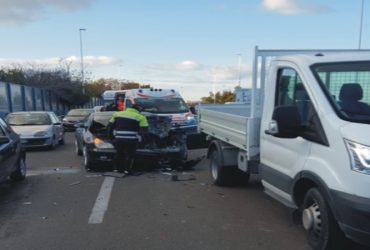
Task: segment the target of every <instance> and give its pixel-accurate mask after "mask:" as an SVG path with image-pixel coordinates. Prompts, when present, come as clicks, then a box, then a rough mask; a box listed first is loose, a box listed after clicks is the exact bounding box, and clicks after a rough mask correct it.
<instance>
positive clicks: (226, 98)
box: [201, 90, 235, 104]
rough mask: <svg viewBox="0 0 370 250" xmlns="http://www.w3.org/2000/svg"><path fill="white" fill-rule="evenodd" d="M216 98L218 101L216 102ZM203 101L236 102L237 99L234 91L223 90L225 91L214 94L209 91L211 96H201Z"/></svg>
mask: <svg viewBox="0 0 370 250" xmlns="http://www.w3.org/2000/svg"><path fill="white" fill-rule="evenodd" d="M215 99H216V102H215ZM201 100H202V102H203V103H219V104H222V103H225V102H234V101H235V93H234V92H232V91H228V90H226V91H223V92H219V91H218V92H216V95H214V94H213V93H212V92H209V96H206V97H202V98H201Z"/></svg>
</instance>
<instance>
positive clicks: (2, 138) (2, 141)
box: [0, 136, 10, 144]
mask: <svg viewBox="0 0 370 250" xmlns="http://www.w3.org/2000/svg"><path fill="white" fill-rule="evenodd" d="M9 142H10V140H9V138H8V137H6V136H0V144H6V143H9Z"/></svg>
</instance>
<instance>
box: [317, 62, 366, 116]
mask: <svg viewBox="0 0 370 250" xmlns="http://www.w3.org/2000/svg"><path fill="white" fill-rule="evenodd" d="M312 70H313V72H314V74H315V76H316V78H317V79H318V80H319V81H320V84H321V86H322V87H323V88H324V91H325V92H326V94H327V96H328V98H329V100H330V102H331V103H332V105H333V106H334V108H335V110H336V112H337V114H338V115H339V117H341V118H342V119H344V120H348V121H352V122H360V123H370V105H369V103H370V61H365V62H343V63H326V64H316V65H314V66H312Z"/></svg>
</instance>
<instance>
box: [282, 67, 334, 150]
mask: <svg viewBox="0 0 370 250" xmlns="http://www.w3.org/2000/svg"><path fill="white" fill-rule="evenodd" d="M281 105H294V106H296V107H297V109H298V112H299V114H300V116H301V121H302V125H303V126H304V127H305V133H304V135H303V136H302V137H303V138H305V139H307V140H310V141H314V142H318V143H321V144H324V145H328V142H327V138H326V136H325V133H324V130H323V128H322V125H321V122H320V119H319V117H318V115H317V112H316V110H315V108H314V106H313V105H312V102H311V99H310V97H309V95H308V93H307V91H306V88H305V86H304V85H303V81H302V79H301V77H300V76H299V75H298V73H297V71H295V70H294V69H292V68H282V69H280V70H279V71H278V77H277V85H276V97H275V107H276V106H281Z"/></svg>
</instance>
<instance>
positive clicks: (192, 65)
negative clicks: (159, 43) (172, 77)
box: [145, 60, 203, 71]
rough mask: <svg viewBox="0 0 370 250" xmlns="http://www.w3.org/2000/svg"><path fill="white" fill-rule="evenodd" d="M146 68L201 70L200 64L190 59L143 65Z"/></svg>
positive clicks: (158, 69)
mask: <svg viewBox="0 0 370 250" xmlns="http://www.w3.org/2000/svg"><path fill="white" fill-rule="evenodd" d="M145 68H146V69H147V70H154V71H195V70H201V69H202V68H203V66H202V65H200V64H198V63H197V62H194V61H191V60H185V61H182V62H180V63H176V64H152V65H147V66H145Z"/></svg>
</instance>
